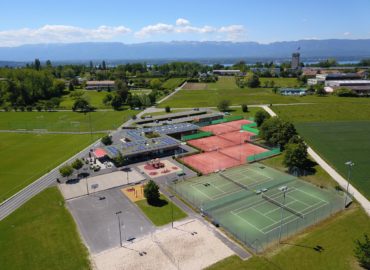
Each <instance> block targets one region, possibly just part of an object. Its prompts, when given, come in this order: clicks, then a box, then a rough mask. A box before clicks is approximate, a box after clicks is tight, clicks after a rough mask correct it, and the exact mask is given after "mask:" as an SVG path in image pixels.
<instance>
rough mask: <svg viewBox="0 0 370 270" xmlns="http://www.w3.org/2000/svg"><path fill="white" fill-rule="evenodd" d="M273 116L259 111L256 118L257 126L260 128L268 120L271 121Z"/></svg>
mask: <svg viewBox="0 0 370 270" xmlns="http://www.w3.org/2000/svg"><path fill="white" fill-rule="evenodd" d="M270 117H271V116H270V115H269V114H268V113H267V112H266V111H258V112H256V114H255V116H254V122H256V124H257V126H258V127H260V126H261V125H262V124H263V122H265V120H266V119H269V118H270Z"/></svg>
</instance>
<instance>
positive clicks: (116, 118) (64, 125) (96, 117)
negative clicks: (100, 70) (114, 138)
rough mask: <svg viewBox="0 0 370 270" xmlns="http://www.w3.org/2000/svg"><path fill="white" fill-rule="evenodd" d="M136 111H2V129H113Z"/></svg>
mask: <svg viewBox="0 0 370 270" xmlns="http://www.w3.org/2000/svg"><path fill="white" fill-rule="evenodd" d="M136 113H137V112H136V111H132V110H123V111H96V112H92V113H90V114H88V113H87V114H85V113H78V112H61V111H60V112H0V130H7V129H10V130H15V129H27V130H32V129H47V130H49V131H75V132H80V131H90V119H91V129H92V131H100V130H112V129H116V128H118V127H119V126H120V125H121V124H123V123H124V122H126V121H127V120H128V119H129V118H131V116H132V115H134V114H136Z"/></svg>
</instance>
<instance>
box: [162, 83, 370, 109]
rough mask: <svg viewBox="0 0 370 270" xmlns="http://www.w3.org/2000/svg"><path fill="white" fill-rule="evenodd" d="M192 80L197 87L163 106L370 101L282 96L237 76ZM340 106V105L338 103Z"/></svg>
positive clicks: (183, 91)
mask: <svg viewBox="0 0 370 270" xmlns="http://www.w3.org/2000/svg"><path fill="white" fill-rule="evenodd" d="M291 83H292V82H291V81H287V82H285V81H284V80H283V81H278V85H279V86H286V87H290V86H291ZM199 86H200V87H199V88H200V89H199V90H197V89H195V88H196V85H195V84H192V86H191V87H192V89H194V90H197V91H189V90H181V91H179V92H178V93H176V94H175V95H174V96H172V97H170V98H169V99H167V100H166V101H164V102H163V103H161V104H160V105H159V107H165V106H170V107H174V108H193V107H212V106H217V104H218V103H219V102H220V101H221V100H229V101H230V103H231V105H240V104H242V103H245V104H290V103H330V104H335V103H338V104H339V103H354V104H360V103H366V104H368V105H370V100H369V99H362V98H343V97H336V96H327V97H319V96H316V95H308V96H304V97H303V96H282V95H280V94H274V93H273V92H272V89H271V88H238V87H237V85H236V84H235V79H234V77H219V80H218V81H217V82H215V83H207V84H206V86H204V84H200V85H199ZM338 106H339V105H338Z"/></svg>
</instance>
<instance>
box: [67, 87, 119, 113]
mask: <svg viewBox="0 0 370 270" xmlns="http://www.w3.org/2000/svg"><path fill="white" fill-rule="evenodd" d="M80 91H81V90H80ZM82 91H83V92H84V96H85V97H86V99H87V100H88V101H89V102H90V104H91V105H92V106H94V107H95V108H98V109H112V107H111V106H106V105H104V104H103V98H104V97H105V96H106V95H107V94H108V92H107V91H100V92H99V91H96V90H82ZM73 103H74V100H73V99H72V98H71V97H70V96H69V95H65V96H63V97H62V102H61V103H60V107H61V108H64V109H71V108H72V106H73Z"/></svg>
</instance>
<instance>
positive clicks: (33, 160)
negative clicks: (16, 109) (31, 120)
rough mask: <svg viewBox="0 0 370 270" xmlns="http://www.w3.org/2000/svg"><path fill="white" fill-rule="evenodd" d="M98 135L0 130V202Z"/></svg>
mask: <svg viewBox="0 0 370 270" xmlns="http://www.w3.org/2000/svg"><path fill="white" fill-rule="evenodd" d="M100 136H102V135H100ZM100 136H99V135H98V134H95V135H93V138H91V137H90V135H66V134H63V135H61V134H58V135H55V134H53V135H45V134H44V135H36V134H17V133H0V153H1V156H0V202H1V201H3V200H5V199H6V198H9V197H10V196H11V195H13V194H14V193H16V192H17V191H19V190H21V189H22V188H24V187H25V186H27V185H29V184H30V183H32V182H33V181H35V180H36V179H37V178H39V177H40V176H42V175H43V174H45V173H46V172H48V171H49V170H51V169H53V168H54V167H56V166H57V165H59V164H60V163H62V162H63V161H65V160H67V159H68V158H69V157H71V156H73V155H74V154H75V153H77V152H79V151H80V150H82V149H83V148H84V147H86V146H88V145H89V144H90V143H92V140H91V139H93V140H94V141H95V140H96V139H98V138H99V137H100Z"/></svg>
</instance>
